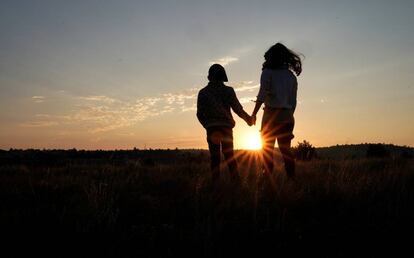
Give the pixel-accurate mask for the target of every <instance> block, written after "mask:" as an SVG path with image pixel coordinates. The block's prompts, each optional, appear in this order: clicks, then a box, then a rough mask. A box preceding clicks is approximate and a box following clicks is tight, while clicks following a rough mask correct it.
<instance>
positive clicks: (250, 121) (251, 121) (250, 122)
mask: <svg viewBox="0 0 414 258" xmlns="http://www.w3.org/2000/svg"><path fill="white" fill-rule="evenodd" d="M245 120H246V123H247V125H248V126H252V125H253V119H252V117H251V116H247V117H246V119H245Z"/></svg>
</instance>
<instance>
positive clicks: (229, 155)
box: [222, 128, 239, 177]
mask: <svg viewBox="0 0 414 258" xmlns="http://www.w3.org/2000/svg"><path fill="white" fill-rule="evenodd" d="M222 132H223V139H222V148H223V154H224V158H225V160H226V163H227V166H228V168H229V171H230V175H231V176H232V177H238V176H239V171H238V167H237V162H236V159H235V157H234V149H233V129H231V128H223V129H222Z"/></svg>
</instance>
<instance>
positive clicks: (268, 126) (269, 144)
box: [260, 109, 276, 175]
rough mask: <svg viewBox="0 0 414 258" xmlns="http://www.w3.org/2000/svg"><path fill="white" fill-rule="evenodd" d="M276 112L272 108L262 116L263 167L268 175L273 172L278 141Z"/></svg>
mask: <svg viewBox="0 0 414 258" xmlns="http://www.w3.org/2000/svg"><path fill="white" fill-rule="evenodd" d="M274 116H275V114H274V112H272V111H271V110H266V109H265V111H264V113H263V118H262V129H261V131H260V132H261V135H262V142H263V150H262V155H263V168H264V172H265V173H266V174H267V175H270V174H271V173H272V172H273V152H274V147H275V141H276V134H275V128H274V123H273V121H274Z"/></svg>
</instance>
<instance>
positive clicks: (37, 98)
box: [32, 96, 45, 103]
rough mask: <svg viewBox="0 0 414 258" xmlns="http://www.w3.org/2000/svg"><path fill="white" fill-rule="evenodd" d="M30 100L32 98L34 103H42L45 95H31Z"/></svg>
mask: <svg viewBox="0 0 414 258" xmlns="http://www.w3.org/2000/svg"><path fill="white" fill-rule="evenodd" d="M32 100H33V101H34V102H35V103H42V102H44V101H45V97H44V96H33V97H32Z"/></svg>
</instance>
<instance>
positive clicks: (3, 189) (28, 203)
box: [0, 150, 414, 257]
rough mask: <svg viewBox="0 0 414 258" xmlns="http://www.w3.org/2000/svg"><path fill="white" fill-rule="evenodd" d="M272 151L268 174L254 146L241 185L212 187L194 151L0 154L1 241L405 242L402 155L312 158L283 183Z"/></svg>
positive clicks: (137, 245)
mask: <svg viewBox="0 0 414 258" xmlns="http://www.w3.org/2000/svg"><path fill="white" fill-rule="evenodd" d="M276 155H277V156H276V161H277V165H276V168H275V172H274V176H273V177H272V182H270V181H269V180H268V179H266V178H264V177H263V176H262V174H261V173H260V171H261V170H260V159H259V156H258V153H257V152H254V151H250V152H249V151H239V152H238V153H237V157H238V162H239V166H240V170H241V171H240V173H241V178H242V182H241V184H235V183H233V182H231V180H230V178H229V177H228V175H227V173H226V172H227V171H226V170H225V169H223V177H222V178H221V182H220V185H219V186H217V187H212V186H211V184H210V173H209V172H210V171H209V163H208V162H209V160H208V153H207V152H206V151H190V150H188V151H185V150H182V151H179V150H164V151H161V150H158V151H157V150H149V151H142V150H141V151H140V150H135V151H112V152H99V151H96V152H85V151H83V152H82V151H75V150H71V151H34V150H32V151H16V150H15V151H13V150H11V151H2V152H1V153H0V161H1V163H0V198H1V199H0V202H1V203H0V205H1V211H0V230H1V234H2V237H3V238H4V237H5V238H6V239H8V240H7V241H5V242H3V243H2V245H3V249H4V248H8V251H11V252H12V253H14V254H15V255H16V256H18V255H19V254H22V253H23V252H28V253H31V254H34V253H38V254H41V255H50V256H54V257H61V256H75V257H87V256H88V257H90V256H100V257H102V256H113V257H172V256H182V255H191V256H193V257H224V256H229V255H231V257H234V256H237V255H243V256H247V255H250V256H253V257H256V256H258V255H260V254H266V253H269V252H270V253H271V254H274V255H273V256H277V255H279V256H282V257H284V256H303V255H310V254H316V255H318V256H319V257H355V256H365V257H378V256H379V255H383V254H386V253H389V254H391V255H393V256H394V257H395V256H398V255H397V254H398V253H402V252H403V251H406V250H409V251H410V250H411V248H410V239H411V236H412V234H413V230H414V159H413V158H409V157H408V158H407V157H406V158H403V157H397V158H395V157H388V158H383V159H378V158H371V159H367V158H353V159H323V158H321V157H319V158H318V159H313V160H312V161H308V162H298V164H297V180H296V181H295V182H291V181H288V180H287V178H286V177H285V174H284V171H283V167H282V165H281V162H280V157H279V156H278V154H276ZM407 234H408V235H407ZM16 244H17V247H15V246H16ZM28 246H30V248H28ZM5 257H6V256H5ZM7 257H12V256H7Z"/></svg>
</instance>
